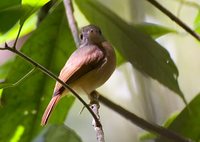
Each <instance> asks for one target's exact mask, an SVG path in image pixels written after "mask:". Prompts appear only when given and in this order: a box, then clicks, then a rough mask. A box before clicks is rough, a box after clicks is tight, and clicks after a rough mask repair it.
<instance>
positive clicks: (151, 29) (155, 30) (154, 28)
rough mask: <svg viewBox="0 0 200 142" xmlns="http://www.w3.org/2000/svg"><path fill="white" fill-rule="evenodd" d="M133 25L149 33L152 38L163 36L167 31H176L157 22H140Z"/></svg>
mask: <svg viewBox="0 0 200 142" xmlns="http://www.w3.org/2000/svg"><path fill="white" fill-rule="evenodd" d="M134 27H135V28H136V29H138V30H140V31H142V32H144V33H146V34H148V35H150V36H151V37H153V38H158V37H160V36H163V35H165V34H168V33H172V32H176V31H174V30H172V29H170V28H166V27H163V26H160V25H157V24H153V23H142V24H137V25H134Z"/></svg>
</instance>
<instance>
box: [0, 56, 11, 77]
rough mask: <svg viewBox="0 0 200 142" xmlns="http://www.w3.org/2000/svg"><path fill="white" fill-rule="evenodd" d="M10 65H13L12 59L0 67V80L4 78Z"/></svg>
mask: <svg viewBox="0 0 200 142" xmlns="http://www.w3.org/2000/svg"><path fill="white" fill-rule="evenodd" d="M12 64H13V59H11V60H8V61H7V62H5V63H4V64H3V65H1V66H0V79H5V78H6V76H7V74H8V72H9V71H10V68H11V66H12Z"/></svg>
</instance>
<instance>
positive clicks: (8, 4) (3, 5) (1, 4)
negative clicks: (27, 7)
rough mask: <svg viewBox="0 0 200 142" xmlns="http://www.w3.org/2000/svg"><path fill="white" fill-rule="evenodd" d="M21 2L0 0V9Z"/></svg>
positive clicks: (19, 0) (18, 0)
mask: <svg viewBox="0 0 200 142" xmlns="http://www.w3.org/2000/svg"><path fill="white" fill-rule="evenodd" d="M19 4H21V0H1V1H0V11H1V10H4V9H7V8H9V7H14V6H16V5H19Z"/></svg>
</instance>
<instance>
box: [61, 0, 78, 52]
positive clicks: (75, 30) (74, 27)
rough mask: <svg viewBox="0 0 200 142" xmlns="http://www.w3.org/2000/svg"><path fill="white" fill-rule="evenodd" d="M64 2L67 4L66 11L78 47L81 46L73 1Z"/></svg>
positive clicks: (65, 0) (66, 0)
mask: <svg viewBox="0 0 200 142" xmlns="http://www.w3.org/2000/svg"><path fill="white" fill-rule="evenodd" d="M63 2H64V6H65V12H66V16H67V19H68V23H69V27H70V29H71V32H72V35H73V38H74V42H75V44H76V47H77V48H78V47H79V37H78V28H77V25H76V21H75V18H74V15H73V7H72V3H71V0H64V1H63Z"/></svg>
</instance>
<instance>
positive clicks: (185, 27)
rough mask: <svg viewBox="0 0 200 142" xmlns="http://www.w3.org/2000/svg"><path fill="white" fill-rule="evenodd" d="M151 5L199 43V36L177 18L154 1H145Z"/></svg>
mask: <svg viewBox="0 0 200 142" xmlns="http://www.w3.org/2000/svg"><path fill="white" fill-rule="evenodd" d="M147 1H148V2H150V3H151V4H152V5H154V6H155V7H157V8H158V9H159V10H160V11H162V12H163V13H164V14H165V15H167V16H168V17H169V18H170V19H171V20H173V21H174V22H175V23H177V24H178V25H179V26H180V27H182V28H183V29H184V30H185V31H187V32H188V33H189V34H190V35H192V36H193V37H194V38H196V39H197V40H198V41H200V36H199V35H198V34H197V33H196V32H195V31H194V30H192V29H191V28H190V27H188V26H187V25H186V24H185V23H183V22H182V21H181V20H180V19H179V18H177V17H176V16H175V15H173V14H172V13H171V12H170V11H169V10H167V9H166V8H164V7H163V6H162V5H160V4H159V3H158V2H157V1H155V0H147Z"/></svg>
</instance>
